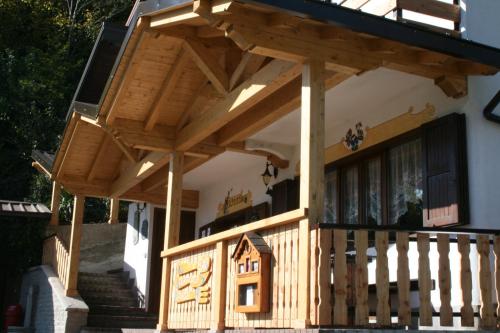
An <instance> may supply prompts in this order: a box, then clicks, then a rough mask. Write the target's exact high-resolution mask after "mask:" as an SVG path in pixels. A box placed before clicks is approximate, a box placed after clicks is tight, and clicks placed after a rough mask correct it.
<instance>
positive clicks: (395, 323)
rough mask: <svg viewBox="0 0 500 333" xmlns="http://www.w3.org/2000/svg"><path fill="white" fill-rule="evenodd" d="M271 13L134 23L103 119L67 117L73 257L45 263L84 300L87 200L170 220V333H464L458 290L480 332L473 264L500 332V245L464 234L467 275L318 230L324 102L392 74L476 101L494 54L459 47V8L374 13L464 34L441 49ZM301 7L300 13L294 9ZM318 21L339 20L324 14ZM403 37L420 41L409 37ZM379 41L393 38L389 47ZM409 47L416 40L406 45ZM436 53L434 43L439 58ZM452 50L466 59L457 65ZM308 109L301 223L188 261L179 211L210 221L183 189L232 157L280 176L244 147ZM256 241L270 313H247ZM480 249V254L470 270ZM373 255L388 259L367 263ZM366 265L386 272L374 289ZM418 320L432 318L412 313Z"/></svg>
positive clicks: (385, 234)
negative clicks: (162, 212) (136, 204)
mask: <svg viewBox="0 0 500 333" xmlns="http://www.w3.org/2000/svg"><path fill="white" fill-rule="evenodd" d="M271 2H273V1H205V0H198V1H194V2H187V1H186V2H183V3H181V4H179V5H175V6H167V7H166V8H163V9H162V10H160V11H153V12H151V13H149V15H142V16H141V17H139V13H137V14H136V16H135V17H134V19H133V20H132V21H131V22H132V26H131V28H130V35H129V39H128V40H127V42H126V43H124V46H123V49H122V54H121V58H120V60H119V61H118V62H117V66H116V72H114V73H113V75H112V76H111V78H110V81H109V82H108V85H107V88H106V90H105V91H104V93H103V97H102V99H101V101H100V103H99V105H98V108H99V114H98V116H97V118H95V119H94V118H92V117H90V116H88V115H81V114H77V113H73V114H72V115H71V117H70V118H69V121H68V125H67V127H66V131H65V134H64V137H63V141H62V143H61V147H60V150H59V151H58V154H57V155H56V159H55V161H54V165H53V168H52V170H51V171H50V174H51V176H52V178H53V180H54V195H53V198H54V201H53V207H52V209H53V210H56V209H57V205H58V192H59V190H60V186H63V187H64V188H66V189H67V190H68V191H70V192H71V193H74V194H76V200H75V208H74V211H73V214H74V216H73V229H72V236H71V243H70V244H69V247H68V248H67V249H66V247H65V246H63V245H62V244H61V243H60V242H58V241H57V240H53V241H51V242H50V243H47V249H48V250H47V251H48V252H47V254H46V258H47V259H46V260H47V262H50V263H52V265H53V266H54V267H55V268H56V270H57V272H58V273H59V276H60V278H61V279H62V280H64V281H65V287H66V290H67V294H68V295H76V294H77V286H76V275H77V272H78V254H79V242H80V228H81V223H82V218H83V201H84V199H85V197H86V196H92V197H109V198H113V200H114V203H115V205H114V206H113V207H114V213H113V214H112V216H115V217H116V207H117V202H118V200H120V199H121V200H132V201H147V202H152V203H156V204H159V205H165V206H166V219H165V226H166V227H165V240H164V251H163V252H162V261H163V270H162V288H161V290H160V291H158V292H159V293H160V294H161V302H160V317H159V323H158V330H162V331H166V330H169V329H179V330H184V329H212V330H222V329H227V328H268V329H271V328H280V329H282V328H293V329H304V328H311V327H391V328H402V327H415V325H416V326H419V325H420V326H432V324H433V322H432V317H433V316H434V317H439V318H440V324H441V325H442V326H452V325H453V316H454V313H453V312H454V311H453V310H452V309H451V306H450V288H459V290H460V293H461V295H462V297H463V303H464V305H463V310H461V312H460V317H461V323H460V326H463V327H472V326H473V324H474V322H473V319H474V315H475V313H474V309H472V308H471V306H470V305H471V294H470V292H471V288H470V286H471V284H472V281H475V280H473V279H472V277H471V273H470V269H469V267H470V262H469V261H468V260H467V259H468V255H470V256H475V255H477V256H478V258H479V262H480V264H481V269H480V271H479V276H478V281H479V288H480V290H481V309H480V311H479V312H478V313H479V318H480V326H481V327H484V328H494V327H495V326H496V325H497V318H499V317H500V313H499V311H500V307H498V308H497V310H496V312H497V316H496V317H495V310H494V308H493V306H494V304H495V302H496V304H498V303H499V297H500V294H499V290H500V286H499V284H500V269H498V266H499V259H498V255H500V252H499V251H500V238H499V237H498V236H496V235H492V234H481V232H479V234H480V235H478V236H477V237H476V236H473V237H470V236H468V235H463V232H465V231H461V232H460V233H461V235H460V236H458V237H457V243H458V244H459V251H460V253H461V254H462V256H461V258H460V261H457V260H456V258H451V257H449V256H447V254H448V252H449V247H450V245H449V244H450V237H449V236H448V233H445V232H441V231H438V230H429V229H428V230H424V229H422V230H417V231H415V230H400V229H390V228H389V229H383V230H381V229H373V230H372V229H366V230H363V229H362V228H361V229H359V230H358V229H356V230H354V228H353V229H352V230H351V229H349V228H347V230H346V227H342V226H338V227H337V226H326V225H324V224H323V223H322V222H323V209H324V193H323V192H324V167H325V137H324V134H325V127H324V122H325V120H324V117H325V110H324V108H325V91H326V90H328V89H333V88H334V87H335V86H337V85H338V84H340V83H342V82H343V81H345V80H348V79H349V78H351V77H353V76H361V75H363V74H364V73H366V72H368V71H372V70H376V69H378V68H381V67H387V68H390V69H393V70H398V71H401V72H404V73H408V74H412V75H418V76H422V77H425V78H429V79H432V80H433V82H434V83H435V84H436V85H437V86H439V88H441V90H442V91H443V93H445V94H446V95H447V96H449V97H453V98H459V97H461V96H464V95H466V94H467V76H469V75H490V74H495V73H496V72H498V69H499V68H500V63H498V61H496V62H495V60H492V59H493V58H492V53H493V51H492V50H490V49H487V48H484V49H483V48H482V47H481V46H478V45H476V44H473V43H469V44H467V43H466V42H464V41H460V40H457V39H453V38H451V37H450V36H449V35H456V34H457V31H455V30H456V29H458V26H459V22H460V16H459V13H460V8H459V7H458V6H457V4H442V3H440V4H438V3H437V2H436V1H419V2H418V4H419V5H416V2H409V1H387V3H386V2H384V8H383V9H381V8H378V7H377V8H378V9H377V12H375V13H374V14H378V15H382V16H386V15H388V14H389V13H395V15H396V19H397V20H399V21H403V20H404V19H403V18H402V16H401V15H402V12H403V10H405V9H408V8H409V9H410V10H412V11H416V12H421V13H424V14H430V15H433V16H436V17H440V18H443V19H445V20H449V21H451V22H452V24H453V29H452V30H453V31H448V32H446V34H439V35H436V33H435V32H433V33H432V34H430V33H429V32H428V31H427V30H425V29H422V28H419V29H414V28H413V27H410V26H407V25H404V24H401V23H396V22H391V23H390V24H391V26H390V27H386V26H385V25H386V24H387V23H386V22H385V21H384V22H382V21H378V20H380V18H378V17H375V16H372V15H365V16H362V17H361V18H362V19H360V20H359V21H357V20H356V18H357V16H356V15H358V13H354V12H351V11H349V10H348V9H341V11H340V12H338V13H337V14H339V15H338V17H337V19H338V20H339V21H342V20H343V21H342V22H337V24H331V22H329V21H327V20H321V19H317V18H314V17H310V16H307V15H305V14H304V15H299V14H298V13H296V12H293V11H292V10H291V9H290V8H288V9H286V8H285V9H282V10H281V9H279V8H278V7H277V6H273V5H272V4H270V3H271ZM299 3H302V2H300V1H290V3H289V4H291V6H297V8H298V6H299V5H300V4H299ZM369 3H370V1H343V2H342V5H343V6H344V7H348V8H354V9H358V8H361V7H362V6H365V5H367V4H369ZM309 5H310V6H311V8H313V7H314V8H316V7H315V6H320V7H321V6H324V7H321V8H320V9H324V10H325V11H338V10H339V9H338V8H336V7H335V6H333V7H328V6H332V5H328V4H321V3H318V2H311V3H310V4H309ZM294 8H295V7H294ZM318 8H319V7H318ZM363 8H364V7H363ZM294 10H298V9H294ZM353 13H354V14H353ZM355 14H356V15H355ZM353 15H354V16H353ZM349 20H352V21H353V23H352V24H353V25H356V24H360V23H359V22H361V21H363V20H367V21H370V22H372V23H370V24H374V25H377V27H379V25H380V28H381V29H380V30H377V31H376V32H373V33H372V32H370V31H368V32H367V31H359V30H358V29H357V28H352V29H351V28H349V27H348V26H347V23H346V22H347V21H349ZM393 23H394V25H392V24H393ZM402 27H403V28H404V29H410V30H408V31H400V30H399V29H403V28H402ZM382 28H388V30H390V31H391V33H393V35H392V36H387V35H386V32H384V31H383V30H384V29H382ZM389 28H390V29H389ZM411 29H413V30H411ZM438 30H439V29H438ZM409 31H413V34H412V36H413V37H411V38H414V39H415V40H410V38H408V37H407V36H406V35H405V34H406V33H409ZM441 32H442V31H441ZM415 36H416V37H415ZM436 36H438V37H436ZM433 38H437V39H433ZM428 39H429V40H428ZM430 41H433V42H434V43H435V45H434V47H432V48H431V47H430V46H429V43H430ZM436 41H442V42H443V45H441V44H440V43H437V42H436ZM444 42H447V43H449V44H446V43H444ZM449 45H451V46H454V47H457V49H460V51H457V52H455V53H453V52H452V53H450V52H448V51H447V50H446V48H447V47H448V46H449ZM464 50H465V51H464ZM466 51H471V52H472V51H475V52H476V51H477V52H478V53H480V54H481V55H482V56H481V57H478V56H476V55H475V54H473V55H474V56H471V55H470V54H469V53H468V52H466ZM480 51H483V53H481V52H480ZM460 52H461V53H460ZM472 53H473V52H472ZM472 53H471V54H472ZM478 59H479V60H478ZM96 107H97V106H96ZM298 108H300V124H301V127H300V167H299V170H298V173H299V174H300V196H299V197H300V200H299V201H300V203H299V209H297V210H293V211H290V212H287V213H284V214H280V215H276V216H273V217H270V218H267V219H263V220H260V221H257V222H254V223H250V224H247V225H245V226H241V227H238V228H235V229H231V230H228V231H225V232H222V233H219V234H215V235H212V236H209V237H206V238H203V239H200V240H196V241H193V242H190V243H187V244H184V245H180V246H178V244H179V239H178V237H179V228H180V212H181V208H182V207H186V208H191V209H196V208H197V207H198V205H199V192H198V191H195V190H190V189H183V177H184V174H186V173H188V172H189V171H191V170H193V169H195V168H197V167H199V166H201V165H203V164H204V163H206V162H207V161H209V160H210V159H212V158H214V157H216V156H218V155H220V154H223V153H224V152H227V151H237V152H240V153H244V154H249V155H259V156H265V157H267V158H268V159H269V160H272V159H274V160H276V158H277V156H275V155H274V154H273V153H270V152H268V151H265V150H257V151H256V150H251V149H249V148H248V141H247V139H248V138H249V137H251V136H252V135H254V134H255V133H257V132H259V131H260V130H262V129H263V128H265V127H267V126H269V125H270V124H272V123H273V122H275V121H277V120H278V119H280V118H281V117H283V116H285V115H286V114H288V113H291V112H292V111H294V110H296V109H298ZM281 162H288V161H281ZM113 221H116V219H115V218H112V219H111V222H113ZM52 223H53V224H56V223H57V221H56V220H53V221H52ZM247 232H256V233H258V234H260V236H261V237H262V238H263V240H264V241H265V243H266V244H267V246H268V247H269V248H270V249H271V253H272V265H271V268H270V269H271V283H270V284H269V286H268V287H269V295H270V296H269V303H270V310H269V311H268V312H262V313H251V314H248V313H247V314H244V313H240V312H237V311H236V305H235V304H236V303H235V302H236V300H237V294H238V293H237V291H236V290H235V285H234V278H235V274H237V267H236V265H235V263H234V261H233V260H232V258H231V256H230V254H231V253H232V252H233V251H234V248H235V246H236V244H237V242H238V238H239V237H240V236H241V235H242V234H244V233H247ZM450 233H451V234H454V233H453V232H451V231H450ZM430 235H432V236H430ZM434 235H437V236H434ZM454 237H455V236H452V238H451V239H454ZM431 239H432V240H434V239H436V240H437V251H438V252H439V258H440V259H439V281H437V282H436V284H438V285H439V290H440V306H439V307H434V308H432V305H431V304H430V293H431V289H432V288H431V285H432V283H431V282H432V281H430V280H431V279H430V270H431V269H433V266H431V265H430V263H429V257H428V253H429V242H430V240H431ZM471 239H474V240H475V241H476V243H477V247H478V249H479V252H478V253H474V252H471V253H470V254H469V243H470V240H471ZM490 242H493V247H492V246H491V245H490ZM394 245H395V246H396V248H397V262H398V265H397V267H398V268H397V276H398V279H397V280H398V282H397V284H396V285H395V286H394V284H391V281H390V280H389V271H391V270H392V269H393V268H394V267H389V264H388V254H387V253H388V249H389V247H391V246H394ZM410 246H416V247H417V248H418V254H419V256H418V258H419V259H418V261H419V265H418V279H417V282H416V285H417V286H418V288H417V289H418V290H417V292H418V294H419V303H417V304H415V303H414V302H413V301H411V300H410V299H409V297H410V296H409V294H410V285H412V283H413V281H414V280H415V279H413V280H412V279H410V274H409V263H408V261H409V259H408V255H407V251H408V249H409V247H410ZM368 250H370V251H371V252H375V253H376V255H373V254H372V255H371V257H370V258H367V255H366V254H367V251H368ZM49 251H51V252H50V253H49ZM492 253H494V255H495V258H496V269H495V282H496V286H497V287H496V291H497V293H496V294H495V296H496V300H495V301H494V298H495V297H493V296H494V295H493V291H494V288H493V282H492V281H493V278H492V275H491V268H490V265H489V260H490V258H492ZM368 261H370V262H376V277H375V282H374V283H371V284H370V283H369V282H368V271H367V267H368V264H369V262H368ZM200 263H203V264H204V265H202V266H203V269H202V271H201V273H203V275H200V276H202V277H201V278H200V279H202V282H203V283H202V282H197V283H195V285H197V287H196V288H198V287H199V290H198V289H197V290H189V289H186V288H188V285H190V283H188V284H186V281H185V279H187V278H190V277H193V276H192V274H194V273H193V272H195V271H197V270H198V265H199V264H200ZM452 265H454V266H456V265H460V267H461V277H462V280H461V284H460V286H457V285H453V286H451V287H450V267H451V266H452ZM186 267H187V268H186ZM238 269H239V268H238ZM193 278H198V277H193ZM413 284H415V283H413ZM374 293H375V295H376V304H371V305H370V304H368V299H369V298H370V297H372V296H373V294H374ZM372 298H373V297H372ZM391 299H392V301H391ZM391 305H392V306H393V307H395V306H396V305H397V306H398V311H397V312H394V310H391ZM415 307H419V308H420V311H418V312H415ZM415 320H416V321H417V322H415Z"/></svg>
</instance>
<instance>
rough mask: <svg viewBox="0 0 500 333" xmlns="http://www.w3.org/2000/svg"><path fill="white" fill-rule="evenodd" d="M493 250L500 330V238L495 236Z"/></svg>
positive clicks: (499, 326)
mask: <svg viewBox="0 0 500 333" xmlns="http://www.w3.org/2000/svg"><path fill="white" fill-rule="evenodd" d="M494 237H495V238H494V239H493V241H494V243H493V250H494V251H495V287H496V290H497V294H496V299H497V309H496V310H497V328H500V236H498V235H497V236H494Z"/></svg>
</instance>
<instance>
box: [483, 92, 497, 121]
mask: <svg viewBox="0 0 500 333" xmlns="http://www.w3.org/2000/svg"><path fill="white" fill-rule="evenodd" d="M499 103H500V90H499V91H498V92H497V94H496V95H495V96H494V97H493V98H492V99H491V101H490V102H489V103H488V105H486V107H485V108H484V110H483V115H484V117H485V118H486V119H488V120H489V121H492V122H495V123H497V124H500V116H498V115H496V114H494V113H493V111H494V110H495V108H496V107H497V106H498V104H499Z"/></svg>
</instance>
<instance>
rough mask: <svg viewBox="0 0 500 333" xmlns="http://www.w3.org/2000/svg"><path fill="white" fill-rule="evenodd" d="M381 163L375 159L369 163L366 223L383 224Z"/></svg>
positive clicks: (378, 159)
mask: <svg viewBox="0 0 500 333" xmlns="http://www.w3.org/2000/svg"><path fill="white" fill-rule="evenodd" d="M381 167H382V165H381V161H380V158H379V157H377V158H374V159H371V160H369V161H368V165H367V171H366V173H367V175H366V176H367V184H366V187H367V188H366V223H367V224H382V180H381Z"/></svg>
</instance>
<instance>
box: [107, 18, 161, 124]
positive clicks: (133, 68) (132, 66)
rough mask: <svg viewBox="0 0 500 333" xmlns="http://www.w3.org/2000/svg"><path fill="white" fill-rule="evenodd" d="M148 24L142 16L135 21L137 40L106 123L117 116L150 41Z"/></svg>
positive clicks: (112, 120)
mask: <svg viewBox="0 0 500 333" xmlns="http://www.w3.org/2000/svg"><path fill="white" fill-rule="evenodd" d="M149 25H150V18H149V17H146V16H143V17H141V18H140V19H139V21H138V22H137V26H136V28H135V33H137V34H138V35H139V37H138V39H139V40H138V42H137V43H136V44H135V46H134V52H132V56H131V58H130V59H129V60H128V62H127V65H126V66H125V71H124V72H125V73H126V75H124V76H123V77H122V78H121V81H120V84H119V86H118V90H117V92H116V94H115V96H114V100H113V102H112V104H111V107H110V109H109V111H108V113H107V117H106V123H107V124H112V123H113V122H114V120H115V118H116V116H117V109H118V108H119V105H121V103H122V101H123V99H124V98H126V97H125V93H126V90H127V88H128V87H129V85H130V82H132V80H133V79H134V76H135V73H136V72H137V70H138V69H139V60H140V59H141V57H142V55H143V53H144V52H145V51H144V50H145V47H144V46H145V45H146V44H147V43H148V42H149V41H150V38H151V37H150V33H148V32H147V30H146V29H147V28H149Z"/></svg>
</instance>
